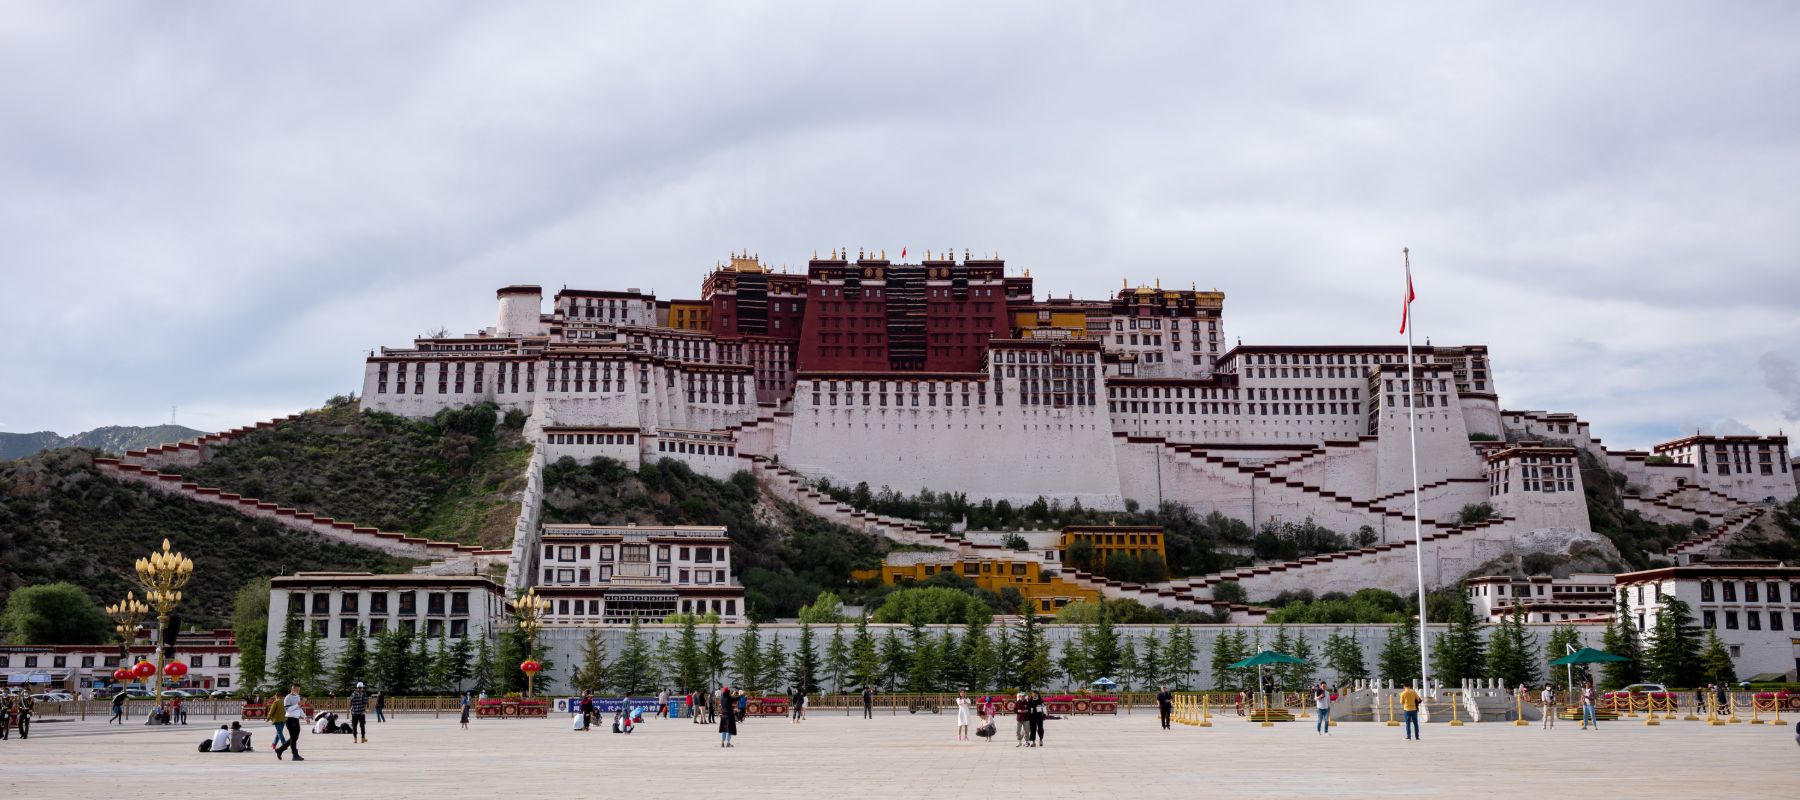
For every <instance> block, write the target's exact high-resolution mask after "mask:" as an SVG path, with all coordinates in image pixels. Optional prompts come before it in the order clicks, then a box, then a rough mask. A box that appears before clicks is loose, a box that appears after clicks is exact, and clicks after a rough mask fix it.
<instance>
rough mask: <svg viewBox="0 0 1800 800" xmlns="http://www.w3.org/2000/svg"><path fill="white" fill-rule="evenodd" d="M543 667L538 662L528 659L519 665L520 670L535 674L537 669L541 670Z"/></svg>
mask: <svg viewBox="0 0 1800 800" xmlns="http://www.w3.org/2000/svg"><path fill="white" fill-rule="evenodd" d="M543 668H544V665H543V664H539V663H538V662H536V661H531V660H529V659H528V660H526V661H525V663H523V664H520V665H519V670H520V671H522V672H527V673H531V674H536V673H537V671H538V670H541V669H543Z"/></svg>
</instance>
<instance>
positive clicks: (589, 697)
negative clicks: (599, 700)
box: [580, 689, 594, 733]
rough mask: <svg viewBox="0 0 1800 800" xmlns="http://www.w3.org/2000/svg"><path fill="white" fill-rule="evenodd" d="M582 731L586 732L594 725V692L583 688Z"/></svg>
mask: <svg viewBox="0 0 1800 800" xmlns="http://www.w3.org/2000/svg"><path fill="white" fill-rule="evenodd" d="M580 708H581V732H582V733H586V732H588V731H589V730H590V729H592V728H593V726H594V692H593V691H592V690H590V689H582V690H581V706H580Z"/></svg>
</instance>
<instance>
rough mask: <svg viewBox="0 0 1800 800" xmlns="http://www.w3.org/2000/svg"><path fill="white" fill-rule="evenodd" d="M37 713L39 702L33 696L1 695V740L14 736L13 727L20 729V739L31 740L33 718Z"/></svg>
mask: <svg viewBox="0 0 1800 800" xmlns="http://www.w3.org/2000/svg"><path fill="white" fill-rule="evenodd" d="M36 711H37V701H36V700H33V699H31V695H20V696H19V697H17V698H14V697H13V696H12V695H10V694H9V695H0V739H6V738H9V737H11V736H12V729H13V726H15V725H16V726H18V728H19V738H20V739H29V738H31V716H32V714H34V713H35V712H36Z"/></svg>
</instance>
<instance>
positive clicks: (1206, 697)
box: [1197, 692, 1212, 728]
mask: <svg viewBox="0 0 1800 800" xmlns="http://www.w3.org/2000/svg"><path fill="white" fill-rule="evenodd" d="M1211 699H1212V694H1211V693H1210V692H1209V693H1207V694H1203V695H1200V722H1199V723H1197V724H1198V725H1199V726H1200V727H1202V728H1210V727H1212V714H1211V713H1209V712H1208V711H1207V710H1206V706H1207V705H1208V701H1210V700H1211Z"/></svg>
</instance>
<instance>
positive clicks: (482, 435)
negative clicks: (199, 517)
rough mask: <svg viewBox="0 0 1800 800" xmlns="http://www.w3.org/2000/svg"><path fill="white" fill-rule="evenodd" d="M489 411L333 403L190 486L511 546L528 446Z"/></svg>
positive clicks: (429, 534) (254, 438)
mask: <svg viewBox="0 0 1800 800" xmlns="http://www.w3.org/2000/svg"><path fill="white" fill-rule="evenodd" d="M521 422H522V420H520V419H514V420H512V421H511V424H508V422H507V421H504V420H502V419H501V418H500V417H499V415H498V414H497V413H496V412H495V410H494V408H493V407H492V406H476V407H471V408H467V409H458V410H454V411H446V412H444V413H442V414H439V415H438V416H437V418H436V419H433V420H412V419H404V418H401V417H396V416H394V415H392V414H382V413H377V412H364V411H360V410H358V409H357V407H356V404H355V403H354V402H347V401H346V402H335V403H332V404H328V405H327V406H326V407H325V408H322V409H318V410H314V411H307V412H305V413H303V414H300V415H298V416H297V417H294V418H293V419H289V420H286V421H284V422H281V423H279V424H277V425H275V426H274V427H272V428H266V429H263V430H258V431H253V432H251V433H247V434H245V435H243V436H241V437H238V438H237V439H236V440H235V441H233V442H232V443H231V444H228V445H225V446H223V447H219V448H217V449H216V450H215V451H214V453H213V457H212V458H211V459H209V460H208V461H207V462H206V463H204V464H201V465H199V466H195V467H185V468H180V471H181V473H182V475H184V476H185V477H187V478H188V480H191V481H194V482H196V483H199V484H200V485H202V486H215V487H218V488H220V489H224V490H225V491H228V492H235V493H237V494H241V495H243V496H245V497H255V498H258V499H261V500H267V501H270V502H274V503H280V504H282V505H285V506H292V507H294V508H298V509H301V510H304V511H310V512H313V513H315V514H323V515H326V516H329V517H333V518H335V519H340V520H347V521H351V522H355V523H357V524H359V525H373V526H375V527H378V528H381V529H382V530H389V531H404V532H406V533H409V534H412V535H415V536H423V537H426V538H428V539H435V540H440V541H453V542H462V543H465V544H480V545H484V546H488V547H507V546H509V545H510V544H511V543H512V527H513V523H514V521H515V520H517V518H518V503H517V499H516V496H517V494H518V493H519V492H520V491H521V490H522V489H523V485H524V470H525V462H526V461H527V460H528V459H529V458H530V457H531V447H530V446H529V445H527V444H525V442H524V439H523V438H522V437H521V436H520V433H519V428H520V423H521Z"/></svg>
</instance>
